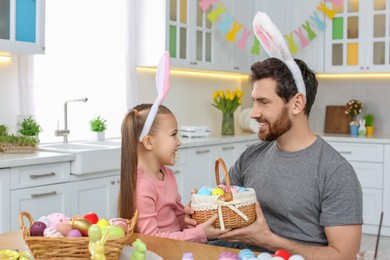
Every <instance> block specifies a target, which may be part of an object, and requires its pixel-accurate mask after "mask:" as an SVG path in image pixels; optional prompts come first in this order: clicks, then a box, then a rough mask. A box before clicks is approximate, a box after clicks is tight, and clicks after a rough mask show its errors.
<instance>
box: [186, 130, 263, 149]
mask: <svg viewBox="0 0 390 260" xmlns="http://www.w3.org/2000/svg"><path fill="white" fill-rule="evenodd" d="M258 139H259V138H258V137H257V134H252V133H242V134H236V135H233V136H228V135H227V136H220V135H219V136H210V137H201V138H199V137H198V138H197V137H192V138H188V137H180V141H181V142H182V144H181V146H180V148H190V147H197V146H203V145H214V144H225V143H235V142H245V141H256V140H258Z"/></svg>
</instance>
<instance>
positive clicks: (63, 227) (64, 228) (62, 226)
mask: <svg viewBox="0 0 390 260" xmlns="http://www.w3.org/2000/svg"><path fill="white" fill-rule="evenodd" d="M72 229H73V227H72V225H71V224H69V223H58V225H57V230H58V231H60V232H61V234H62V235H63V236H66V235H67V234H68V233H69V231H71V230H72Z"/></svg>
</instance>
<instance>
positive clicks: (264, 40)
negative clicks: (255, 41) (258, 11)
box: [255, 24, 271, 49]
mask: <svg viewBox="0 0 390 260" xmlns="http://www.w3.org/2000/svg"><path fill="white" fill-rule="evenodd" d="M255 34H256V36H257V37H258V38H259V39H260V41H261V43H263V47H264V48H267V49H270V48H271V47H270V45H269V41H268V37H267V35H265V34H264V33H263V31H262V29H261V27H260V25H258V24H255Z"/></svg>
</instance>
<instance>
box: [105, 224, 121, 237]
mask: <svg viewBox="0 0 390 260" xmlns="http://www.w3.org/2000/svg"><path fill="white" fill-rule="evenodd" d="M106 232H110V233H109V234H108V238H120V237H124V236H125V232H124V231H123V229H122V228H120V227H117V226H108V227H105V228H104V229H103V231H102V234H103V235H104V234H105V233H106Z"/></svg>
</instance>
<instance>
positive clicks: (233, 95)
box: [212, 89, 243, 135]
mask: <svg viewBox="0 0 390 260" xmlns="http://www.w3.org/2000/svg"><path fill="white" fill-rule="evenodd" d="M242 95H243V92H242V91H241V90H239V89H235V90H233V91H231V90H230V89H226V90H225V91H224V90H220V91H214V93H213V104H212V105H213V106H214V107H216V108H218V109H219V110H221V111H222V128H221V134H222V135H234V112H235V111H236V109H237V108H238V107H239V106H240V105H241V103H242Z"/></svg>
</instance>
